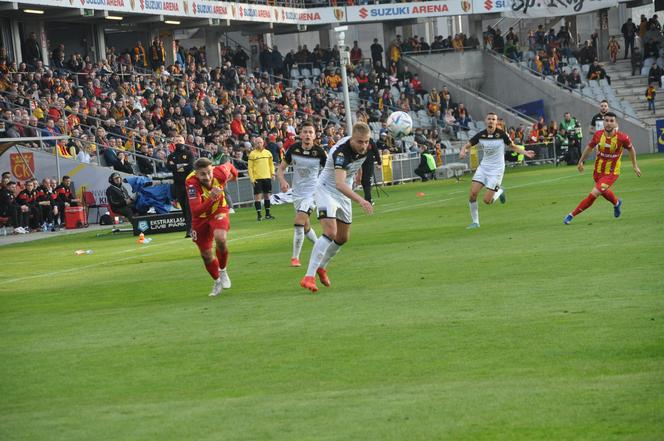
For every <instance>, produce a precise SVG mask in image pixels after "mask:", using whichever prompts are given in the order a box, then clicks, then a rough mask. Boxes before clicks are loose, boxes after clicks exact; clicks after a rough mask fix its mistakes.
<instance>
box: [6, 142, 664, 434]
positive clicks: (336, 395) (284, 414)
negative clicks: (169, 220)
mask: <svg viewBox="0 0 664 441" xmlns="http://www.w3.org/2000/svg"><path fill="white" fill-rule="evenodd" d="M640 165H641V168H642V171H643V177H641V178H637V177H636V176H634V174H633V172H632V170H631V167H630V164H629V161H628V160H627V161H626V162H625V163H624V164H623V168H624V170H623V175H622V177H621V178H620V180H619V181H618V182H617V184H616V186H615V192H616V194H617V195H618V196H619V197H621V198H623V200H624V205H623V216H622V217H621V218H620V219H614V218H613V210H612V208H611V206H610V205H609V203H608V202H606V201H605V200H603V199H599V200H597V202H596V203H595V205H594V206H593V207H591V208H590V209H589V210H588V211H587V212H585V213H583V214H581V215H580V216H578V217H577V218H576V219H575V220H574V222H573V224H572V225H570V226H564V225H563V224H562V219H563V217H564V216H565V215H566V214H567V213H568V212H569V211H571V210H572V209H573V208H574V207H575V206H576V204H577V203H578V202H579V201H580V200H581V199H582V198H583V197H585V196H586V195H587V194H588V192H589V191H590V189H591V188H592V177H591V173H590V172H589V171H586V173H585V174H583V175H581V174H579V173H578V172H577V171H576V169H575V168H574V167H560V168H553V167H528V168H523V169H519V170H511V171H508V173H507V174H506V176H505V180H504V185H505V187H506V188H507V204H506V205H504V206H501V205H500V204H497V205H495V206H491V207H487V206H484V205H482V206H481V207H480V219H481V223H482V227H481V228H480V229H479V230H472V231H467V230H465V227H466V225H467V224H468V223H469V222H470V219H469V214H468V204H467V192H468V187H469V182H470V178H469V177H466V178H465V179H464V181H463V182H461V183H460V184H457V183H455V182H454V181H433V182H427V183H417V184H409V185H401V186H395V187H387V191H388V192H389V197H381V198H380V199H378V200H377V204H376V213H375V215H374V216H371V217H368V216H365V215H363V214H361V210H360V209H359V207H357V206H356V207H354V211H355V223H354V224H353V231H352V237H351V240H350V243H349V244H348V245H346V246H344V247H343V249H342V250H341V252H340V253H339V255H338V256H337V257H336V258H335V260H334V261H333V262H332V264H331V266H330V268H329V273H330V277H331V279H332V283H333V287H332V288H329V289H326V288H324V287H320V291H319V292H318V293H317V294H315V295H312V294H309V293H307V292H305V291H304V290H302V289H301V288H300V287H299V286H298V281H299V279H300V278H301V277H302V275H303V272H304V268H302V269H294V268H290V267H289V259H290V252H291V241H292V223H293V219H292V207H291V206H280V207H277V208H275V210H274V214H275V216H276V217H277V220H276V221H274V222H267V221H263V222H261V223H257V222H256V221H255V218H254V216H255V214H254V213H253V210H251V209H244V210H240V211H239V212H238V213H237V214H235V215H233V216H232V224H233V225H232V230H231V236H230V237H231V239H232V241H231V242H230V250H231V257H230V264H229V274H230V276H231V279H232V281H233V288H232V289H231V290H227V291H225V292H224V293H223V295H222V297H220V298H217V299H210V298H208V297H207V294H208V292H209V291H210V288H211V286H212V281H211V280H210V278H209V276H208V275H207V273H206V272H205V269H204V268H203V265H202V263H201V260H200V258H199V257H198V255H197V249H196V247H195V246H194V245H193V244H192V243H191V242H190V241H188V240H185V239H183V238H182V234H181V233H178V234H170V235H157V236H153V238H154V241H153V242H152V243H151V244H149V245H143V246H140V245H138V244H137V243H136V239H135V238H134V237H129V236H118V237H111V236H105V237H100V238H96V237H95V234H94V232H84V233H81V234H76V235H70V236H67V237H57V238H53V239H47V240H43V241H37V242H33V243H27V244H18V245H12V246H3V247H0V257H1V262H2V265H1V266H0V397H1V398H0V439H1V440H3V441H12V440H66V441H74V440H86V441H89V440H96V441H101V440H159V441H167V440H174V441H183V440H196V441H200V440H261V441H267V440H292V441H306V440H344V441H347V440H361V441H369V440H380V441H385V440H405V441H412V440H422V441H431V440H468V441H478V440H510V441H517V440H523V441H536V440H565V441H569V440H596V441H610V440H634V441H637V440H638V441H649V440H652V441H660V440H662V439H664V271H663V268H664V199H663V197H662V185H663V184H664V155H663V156H655V155H652V156H644V157H642V158H640ZM588 168H590V167H588ZM418 192H424V193H425V196H423V197H418V196H417V195H416V194H417V193H418ZM315 225H316V226H317V231H318V232H320V227H319V226H318V225H317V223H316V224H315ZM80 248H82V249H88V248H90V249H93V250H94V254H93V255H84V256H75V255H74V250H76V249H80ZM310 250H311V245H310V244H309V243H305V246H304V251H303V255H302V257H303V263H305V264H306V261H308V257H309V252H310Z"/></svg>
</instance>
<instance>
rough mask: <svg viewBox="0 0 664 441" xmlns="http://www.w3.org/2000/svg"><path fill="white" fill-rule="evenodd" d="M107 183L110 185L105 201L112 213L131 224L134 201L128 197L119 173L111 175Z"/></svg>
mask: <svg viewBox="0 0 664 441" xmlns="http://www.w3.org/2000/svg"><path fill="white" fill-rule="evenodd" d="M108 183H109V184H111V185H109V186H108V188H107V189H106V200H107V201H108V205H109V206H110V207H111V210H112V211H113V213H117V214H121V215H122V216H124V217H126V218H127V220H128V221H129V222H131V223H132V224H133V219H134V209H133V206H134V201H133V200H132V199H131V197H130V196H129V192H128V191H127V189H126V188H124V186H123V185H122V176H120V174H119V173H112V174H111V176H109V177H108Z"/></svg>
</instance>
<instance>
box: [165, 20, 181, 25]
mask: <svg viewBox="0 0 664 441" xmlns="http://www.w3.org/2000/svg"><path fill="white" fill-rule="evenodd" d="M164 23H166V24H170V25H179V24H180V22H179V21H177V20H166V21H164Z"/></svg>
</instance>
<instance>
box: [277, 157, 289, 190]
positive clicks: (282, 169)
mask: <svg viewBox="0 0 664 441" xmlns="http://www.w3.org/2000/svg"><path fill="white" fill-rule="evenodd" d="M287 168H288V164H287V163H286V161H281V163H279V167H278V168H277V178H278V179H279V186H280V189H281V191H282V192H284V193H286V192H287V191H288V188H289V185H288V181H286V169H287Z"/></svg>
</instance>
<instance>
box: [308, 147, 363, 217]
mask: <svg viewBox="0 0 664 441" xmlns="http://www.w3.org/2000/svg"><path fill="white" fill-rule="evenodd" d="M366 157H367V155H366V153H365V154H359V153H356V152H355V151H354V150H353V148H352V147H351V145H350V136H347V137H345V138H342V139H341V140H339V142H337V143H336V144H335V146H334V147H332V149H331V150H330V153H329V154H328V157H327V161H326V162H325V167H324V168H323V171H322V172H321V174H320V176H319V177H318V184H317V186H316V196H315V201H316V208H317V210H318V218H319V219H320V218H331V219H337V220H339V221H341V222H343V223H346V224H350V223H351V222H352V221H353V211H352V208H351V207H352V205H351V200H350V198H348V197H347V196H345V195H344V194H343V193H341V192H340V191H339V190H337V184H336V177H335V170H345V171H346V184H348V186H349V187H351V188H352V187H353V180H354V179H355V175H357V172H358V171H359V170H360V169H361V168H362V164H363V163H364V160H365V159H366Z"/></svg>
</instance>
